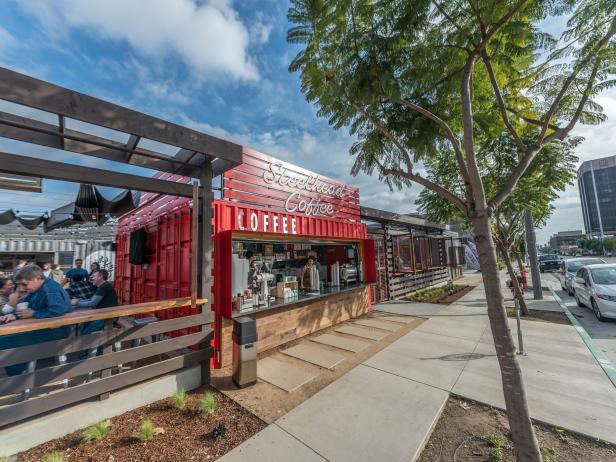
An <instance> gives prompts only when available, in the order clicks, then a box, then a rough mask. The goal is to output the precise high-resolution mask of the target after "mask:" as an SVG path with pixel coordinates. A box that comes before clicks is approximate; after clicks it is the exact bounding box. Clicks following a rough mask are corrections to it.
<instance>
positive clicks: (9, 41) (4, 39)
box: [0, 26, 17, 55]
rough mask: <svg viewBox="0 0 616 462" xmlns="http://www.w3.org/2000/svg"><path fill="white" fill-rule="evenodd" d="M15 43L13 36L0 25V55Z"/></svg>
mask: <svg viewBox="0 0 616 462" xmlns="http://www.w3.org/2000/svg"><path fill="white" fill-rule="evenodd" d="M16 43H17V41H16V40H15V37H13V36H12V35H11V33H10V32H9V31H8V30H6V29H5V28H4V27H2V26H0V55H3V54H4V53H5V52H6V51H8V50H9V49H10V48H12V47H13V46H15V44H16Z"/></svg>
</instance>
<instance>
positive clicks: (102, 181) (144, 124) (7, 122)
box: [0, 68, 242, 308]
mask: <svg viewBox="0 0 616 462" xmlns="http://www.w3.org/2000/svg"><path fill="white" fill-rule="evenodd" d="M0 100H4V101H8V102H10V103H14V104H18V105H21V106H25V107H27V108H33V109H36V110H38V111H44V113H46V115H47V116H48V117H49V120H53V119H54V118H55V120H57V123H55V124H54V123H46V122H41V121H39V120H36V119H33V118H28V117H24V116H22V115H17V114H15V113H13V112H7V111H0V137H4V138H8V139H12V140H17V141H20V142H23V143H28V144H30V145H38V146H44V147H48V148H53V149H58V150H63V151H67V152H71V153H76V154H80V155H83V156H88V157H96V158H100V159H105V160H108V161H113V162H116V163H120V164H126V165H132V166H138V167H143V168H146V169H150V170H155V171H157V172H161V173H160V174H159V175H156V176H155V177H153V176H142V175H136V174H129V173H122V172H121V171H118V170H120V168H114V169H113V170H112V169H99V168H92V167H86V166H82V165H76V164H69V163H66V162H58V161H55V160H52V157H53V155H54V153H53V152H52V151H51V150H50V151H49V156H48V157H49V158H47V159H40V158H34V157H30V156H25V155H19V154H12V153H7V152H0V172H1V173H6V174H14V175H25V176H28V177H36V178H49V179H55V180H63V181H69V182H76V183H89V184H94V185H101V186H111V187H116V188H130V189H133V190H138V191H144V192H153V193H160V194H168V195H173V196H184V197H193V199H195V198H197V199H200V201H198V202H200V203H199V205H198V206H195V207H196V209H197V210H199V212H200V213H198V214H194V215H195V216H196V217H198V219H197V220H195V223H194V225H193V232H197V233H198V234H197V235H198V236H199V239H193V242H195V243H199V248H198V249H194V250H197V251H196V252H194V253H193V255H195V254H196V256H197V258H194V259H193V260H194V265H195V266H196V268H197V270H196V271H195V274H198V275H199V278H200V279H201V283H200V284H197V281H196V280H195V281H194V282H195V284H194V285H195V286H198V287H199V289H200V290H199V292H200V296H202V297H207V298H208V299H210V298H211V295H210V294H211V276H210V275H211V273H212V271H211V269H212V268H211V251H212V245H211V233H212V230H211V221H212V206H211V205H212V200H213V193H212V178H213V177H215V176H217V175H220V174H222V173H223V172H224V171H226V170H227V169H229V168H232V167H234V166H236V165H239V164H240V163H241V162H242V147H241V146H240V145H238V144H235V143H232V142H230V141H227V140H223V139H220V138H216V137H213V136H211V135H207V134H205V133H200V132H198V131H195V130H193V129H191V128H188V127H184V126H181V125H178V124H175V123H172V122H167V121H165V120H161V119H158V118H156V117H152V116H149V115H146V114H143V113H140V112H137V111H134V110H132V109H129V108H126V107H123V106H119V105H117V104H113V103H110V102H108V101H104V100H101V99H98V98H94V97H92V96H88V95H85V94H83V93H79V92H76V91H72V90H69V89H66V88H63V87H60V86H58V85H54V84H52V83H49V82H45V81H42V80H39V79H35V78H33V77H30V76H27V75H24V74H20V73H18V72H15V71H12V70H10V69H5V68H0ZM8 106H11V105H8ZM71 120H74V121H78V122H85V123H87V124H90V125H92V126H94V127H95V129H96V128H102V129H110V130H114V131H116V132H120V133H122V134H125V135H126V136H127V138H126V142H119V141H117V140H114V139H110V138H107V137H104V136H100V135H95V134H92V133H85V132H82V131H78V130H75V129H70V128H68V127H67V121H71ZM93 131H97V132H99V131H100V132H105V131H106V130H93ZM147 140H151V141H155V142H158V143H162V144H164V145H167V146H171V147H174V148H175V149H176V151H175V153H174V154H172V155H169V154H165V153H162V152H157V151H154V150H152V149H146V148H145V147H142V146H140V143H141V142H142V141H146V142H147ZM178 175H179V176H182V177H185V178H191V179H193V180H199V186H194V184H193V185H191V184H188V182H178ZM193 183H196V182H195V181H193ZM193 290H194V289H193ZM208 308H209V302H208Z"/></svg>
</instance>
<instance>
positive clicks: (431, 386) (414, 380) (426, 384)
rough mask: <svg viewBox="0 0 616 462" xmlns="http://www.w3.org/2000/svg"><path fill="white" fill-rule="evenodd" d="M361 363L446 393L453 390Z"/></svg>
mask: <svg viewBox="0 0 616 462" xmlns="http://www.w3.org/2000/svg"><path fill="white" fill-rule="evenodd" d="M360 364H361V365H362V366H364V367H369V368H370V369H374V370H376V371H379V372H384V373H385V374H389V375H393V376H394V377H399V378H401V379H404V380H408V381H410V382H415V383H420V384H422V385H425V386H427V387H430V388H434V389H436V390H440V391H444V392H445V393H451V390H447V389H445V388H441V387H437V386H436V385H432V384H429V383H426V382H422V381H421V380H417V379H411V378H408V377H405V376H403V375H399V374H396V373H395V372H390V371H386V370H384V369H380V368H378V367H375V366H371V365H370V364H364V363H360Z"/></svg>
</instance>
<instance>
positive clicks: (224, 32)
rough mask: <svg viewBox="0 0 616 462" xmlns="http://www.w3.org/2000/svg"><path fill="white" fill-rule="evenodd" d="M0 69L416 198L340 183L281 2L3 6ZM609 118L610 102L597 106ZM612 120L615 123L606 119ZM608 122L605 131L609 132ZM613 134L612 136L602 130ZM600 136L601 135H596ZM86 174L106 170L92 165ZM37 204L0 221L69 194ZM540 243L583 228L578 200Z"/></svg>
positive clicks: (587, 151)
mask: <svg viewBox="0 0 616 462" xmlns="http://www.w3.org/2000/svg"><path fill="white" fill-rule="evenodd" d="M3 6H4V8H3V14H2V16H1V17H0V65H1V66H4V67H8V68H11V69H15V70H18V71H20V72H24V73H26V74H29V75H33V76H35V77H38V78H41V79H44V80H48V81H51V82H54V83H57V84H59V85H62V86H65V87H68V88H71V89H75V90H78V91H81V92H84V93H88V94H91V95H94V96H97V97H100V98H103V99H107V100H110V101H113V102H116V103H119V104H122V105H126V106H128V107H131V108H133V109H136V110H139V111H142V112H145V113H148V114H151V115H154V116H157V117H161V118H163V119H167V120H171V121H174V122H177V123H180V124H184V125H188V126H191V127H192V128H195V129H197V130H200V131H203V132H206V133H210V134H212V135H216V136H220V137H223V138H227V139H231V140H233V141H235V142H238V143H240V144H244V145H247V146H250V147H252V148H254V149H257V150H260V151H263V152H265V153H267V154H270V155H273V156H276V157H280V158H282V159H285V160H287V161H290V162H292V163H295V164H298V165H300V166H303V167H305V168H309V169H311V170H314V171H316V172H318V173H320V174H323V175H327V176H331V177H334V178H338V179H340V180H343V181H347V182H351V183H353V184H355V185H357V186H358V187H359V188H360V191H361V199H362V203H363V204H364V205H368V206H372V207H378V208H383V209H387V210H392V211H397V212H410V211H414V210H415V205H414V200H415V198H416V197H417V194H418V192H419V191H420V188H419V187H413V188H412V189H411V190H405V191H394V192H390V191H389V190H388V189H387V188H386V187H385V186H383V185H382V184H380V183H379V182H378V180H377V178H376V177H374V178H369V177H366V176H365V175H362V176H359V177H357V178H353V177H351V176H350V174H349V171H350V166H351V164H352V159H351V157H350V155H349V153H348V149H349V147H350V145H351V143H352V139H351V138H350V137H349V135H348V133H347V131H346V130H340V131H334V130H333V129H332V128H330V127H329V126H328V124H327V121H326V120H324V119H319V118H318V117H317V116H316V110H315V108H314V107H313V106H312V105H310V104H308V103H307V102H306V100H305V98H304V96H303V95H302V94H301V92H300V90H299V83H298V77H297V75H295V74H290V73H289V72H288V70H287V68H288V65H289V63H290V61H291V59H292V58H293V56H295V53H296V52H297V48H296V47H294V46H291V45H289V44H287V43H286V31H287V29H288V27H289V24H288V22H287V19H286V12H287V8H288V4H287V2H285V1H282V0H243V1H241V2H240V1H235V2H233V1H231V0H208V1H199V2H194V1H193V0H174V1H169V0H122V1H120V0H106V1H102V0H56V1H54V2H49V1H46V0H28V1H16V0H15V1H14V0H5V1H4V2H3ZM601 102H602V103H603V104H604V105H605V106H606V110H607V112H608V115H610V114H613V115H614V116H616V94H611V95H606V99H605V101H601ZM615 118H616V117H615ZM612 123H613V122H610V125H611V124H612ZM611 127H612V128H613V127H614V125H611ZM606 130H607V131H606ZM614 132H616V131H615V130H610V129H609V126H606V125H604V126H602V127H601V130H598V129H597V127H591V128H589V129H588V128H584V129H583V130H580V131H579V134H582V135H585V136H587V137H589V142H588V143H585V144H583V145H582V146H581V147H580V149H579V150H578V154H579V155H580V157H582V158H583V159H586V158H594V157H599V156H602V155H609V154H614V152H613V149H612V148H608V147H607V146H608V145H611V146H615V145H616V139H614V138H615V137H616V134H614ZM0 148H1V149H2V150H4V151H8V152H19V153H24V154H29V155H35V156H42V155H45V156H47V157H49V158H55V159H58V160H64V161H74V160H75V159H76V157H75V156H72V155H70V154H66V153H62V152H54V151H51V152H50V151H49V150H43V149H37V148H28V149H26V148H25V146H23V145H21V144H20V143H16V142H9V141H5V140H0ZM88 163H90V165H93V166H99V167H101V166H109V164H108V163H105V162H104V161H102V160H98V159H92V160H88ZM44 184H45V186H44V193H43V194H42V195H34V194H28V193H13V192H8V191H7V192H3V194H2V195H1V196H0V210H3V209H5V208H7V207H10V206H14V208H16V209H20V210H28V211H43V210H47V209H51V208H53V207H56V206H58V205H61V204H62V203H64V202H66V201H67V199H68V200H70V199H71V197H72V194H73V191H75V190H76V188H77V186H76V185H71V184H68V183H61V182H55V181H47V180H46V181H45V183H44ZM559 201H560V202H558V203H557V206H558V208H559V211H557V213H556V214H555V216H554V218H553V219H552V221H551V222H550V223H549V225H548V227H547V228H546V229H545V230H542V231H541V232H540V233H539V242H544V241H546V240H547V238H548V236H549V234H551V233H552V232H555V231H557V230H564V229H572V228H577V229H579V228H581V223H582V219H581V212H580V211H579V198H578V196H577V189H575V188H570V190H568V191H566V193H565V194H564V195H563V197H562V198H561V199H560V200H559Z"/></svg>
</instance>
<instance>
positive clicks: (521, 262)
mask: <svg viewBox="0 0 616 462" xmlns="http://www.w3.org/2000/svg"><path fill="white" fill-rule="evenodd" d="M515 258H516V260H517V262H518V268H519V269H520V273H521V272H522V271H526V265H525V264H524V262H523V261H522V257H520V254H519V253H516V256H515Z"/></svg>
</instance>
